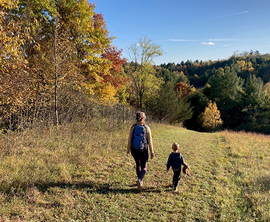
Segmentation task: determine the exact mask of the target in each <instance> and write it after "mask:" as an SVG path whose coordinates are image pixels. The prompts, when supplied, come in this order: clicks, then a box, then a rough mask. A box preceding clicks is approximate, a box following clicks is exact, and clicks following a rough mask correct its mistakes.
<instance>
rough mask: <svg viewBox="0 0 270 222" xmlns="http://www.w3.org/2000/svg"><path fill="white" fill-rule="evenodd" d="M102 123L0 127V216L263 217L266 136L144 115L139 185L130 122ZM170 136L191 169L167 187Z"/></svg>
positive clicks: (268, 197)
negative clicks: (204, 129) (150, 149)
mask: <svg viewBox="0 0 270 222" xmlns="http://www.w3.org/2000/svg"><path fill="white" fill-rule="evenodd" d="M102 124H103V123H100V125H98V124H96V125H94V124H89V125H86V124H84V125H76V126H75V125H73V126H61V127H59V129H58V131H56V129H55V128H48V129H39V130H28V131H25V132H23V133H12V132H9V133H7V134H3V135H0V144H1V145H0V150H1V151H0V175H1V176H0V216H1V221H45V220H47V221H72V220H73V221H74V220H77V221H130V220H135V221H237V220H238V221H269V220H270V205H269V202H270V185H269V184H270V179H269V178H270V175H269V172H270V166H269V161H270V159H269V156H270V137H268V136H263V135H256V134H246V133H233V132H227V131H226V132H221V133H198V132H194V131H189V130H186V129H183V128H179V127H175V126H169V125H159V124H154V123H153V124H149V126H150V127H151V129H152V133H153V142H154V147H155V155H156V156H155V158H154V159H153V160H150V161H149V165H148V172H147V174H146V177H145V181H144V187H145V191H144V192H141V193H139V192H138V191H137V188H136V185H135V181H136V177H135V169H134V161H133V158H132V157H131V156H129V157H126V155H125V151H126V148H125V147H126V142H127V137H128V134H127V132H128V129H129V127H130V125H131V123H129V124H126V126H125V127H123V126H122V125H119V126H118V127H117V128H114V129H113V130H112V128H110V127H108V126H107V127H106V126H104V125H102ZM93 126H96V127H95V128H93ZM101 129H102V130H101ZM115 129H117V130H116V131H115ZM173 142H178V143H179V144H180V151H181V153H182V154H183V156H184V159H185V161H186V162H187V163H188V164H189V165H190V166H191V169H190V173H191V174H192V178H189V177H185V176H183V177H182V179H181V182H180V187H179V191H178V192H177V193H175V192H172V189H171V188H170V187H169V186H168V185H169V184H170V183H171V178H172V172H171V171H169V173H166V171H165V164H166V161H167V157H168V155H169V153H170V152H171V144H172V143H173Z"/></svg>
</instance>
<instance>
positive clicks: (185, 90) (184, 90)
mask: <svg viewBox="0 0 270 222" xmlns="http://www.w3.org/2000/svg"><path fill="white" fill-rule="evenodd" d="M174 91H175V92H177V93H179V92H180V91H181V96H182V97H185V96H187V95H189V93H190V89H189V86H188V85H187V84H186V83H184V82H178V83H176V85H175V87H174Z"/></svg>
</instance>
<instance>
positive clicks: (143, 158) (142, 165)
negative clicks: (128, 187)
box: [127, 112, 154, 191]
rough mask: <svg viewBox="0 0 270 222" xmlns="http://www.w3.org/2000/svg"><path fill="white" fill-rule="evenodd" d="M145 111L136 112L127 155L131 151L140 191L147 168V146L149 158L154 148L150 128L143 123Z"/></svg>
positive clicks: (152, 156)
mask: <svg viewBox="0 0 270 222" xmlns="http://www.w3.org/2000/svg"><path fill="white" fill-rule="evenodd" d="M145 118H146V116H145V113H143V112H137V114H136V120H137V123H136V124H134V125H133V126H132V127H131V129H130V132H129V137H128V146H127V155H129V153H130V152H131V155H132V156H133V158H134V160H135V162H136V173H137V177H138V180H137V185H138V189H139V190H140V191H142V190H143V188H142V185H143V182H142V180H143V178H144V175H145V173H146V170H147V161H148V146H149V149H150V154H151V159H153V158H154V149H153V144H152V136H151V130H150V128H149V126H147V125H145Z"/></svg>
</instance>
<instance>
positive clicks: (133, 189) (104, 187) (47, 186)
mask: <svg viewBox="0 0 270 222" xmlns="http://www.w3.org/2000/svg"><path fill="white" fill-rule="evenodd" d="M32 187H36V188H37V189H38V190H39V191H40V192H43V193H45V192H50V191H51V190H52V188H61V189H70V190H85V191H86V192H87V193H98V194H106V193H117V194H119V193H123V194H125V193H140V191H138V189H137V185H136V184H131V185H127V186H126V187H127V188H125V187H124V188H123V186H122V185H121V184H120V183H110V184H109V183H97V182H93V181H87V182H74V183H69V182H48V183H44V182H36V183H34V184H29V183H23V182H18V181H16V182H13V183H12V184H9V185H7V184H6V185H4V184H0V190H1V191H2V192H4V193H6V194H10V193H16V192H22V191H23V192H25V191H27V190H29V189H31V188H32ZM143 192H149V193H150V192H161V191H160V190H159V189H158V188H157V187H145V189H144V191H143Z"/></svg>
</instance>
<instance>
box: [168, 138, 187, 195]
mask: <svg viewBox="0 0 270 222" xmlns="http://www.w3.org/2000/svg"><path fill="white" fill-rule="evenodd" d="M172 149H173V152H172V153H171V154H170V155H169V158H168V162H167V172H168V171H169V169H170V167H172V169H173V187H174V189H173V190H174V191H177V186H178V184H179V182H180V179H181V165H184V166H186V167H187V168H188V165H187V164H186V163H185V162H184V158H183V156H182V155H181V153H179V152H178V150H179V144H178V143H174V144H173V145H172Z"/></svg>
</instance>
